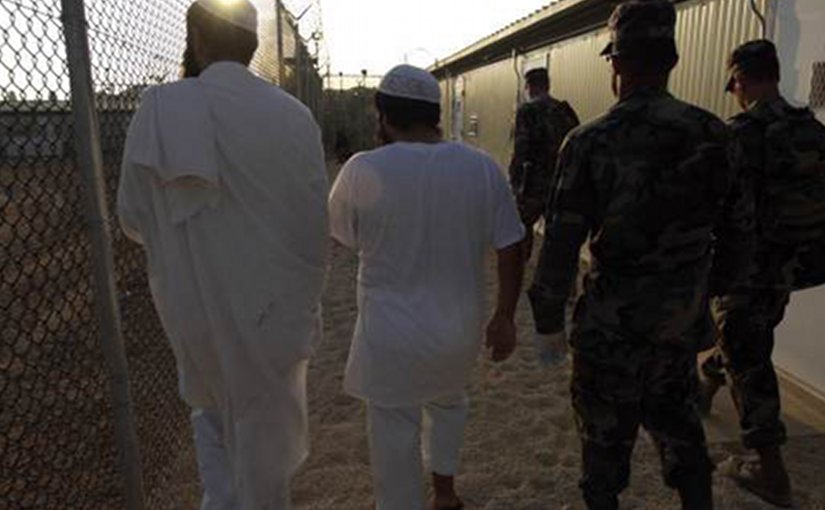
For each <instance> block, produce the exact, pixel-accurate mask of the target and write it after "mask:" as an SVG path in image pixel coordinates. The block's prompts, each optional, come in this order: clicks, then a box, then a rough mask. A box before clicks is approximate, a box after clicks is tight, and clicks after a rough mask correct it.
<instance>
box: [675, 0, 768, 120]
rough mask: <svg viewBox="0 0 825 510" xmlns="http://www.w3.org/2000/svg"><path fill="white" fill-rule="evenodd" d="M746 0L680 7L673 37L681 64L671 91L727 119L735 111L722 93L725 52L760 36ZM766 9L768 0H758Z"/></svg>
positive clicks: (708, 2) (727, 0)
mask: <svg viewBox="0 0 825 510" xmlns="http://www.w3.org/2000/svg"><path fill="white" fill-rule="evenodd" d="M748 3H749V2H748V0H710V1H707V0H704V1H695V2H690V3H688V4H685V5H683V7H682V8H681V9H680V10H679V18H678V22H677V26H676V38H677V43H678V47H679V52H680V53H681V63H680V64H679V66H678V67H677V68H676V71H675V72H674V73H673V77H672V80H671V87H670V88H671V90H672V91H673V93H674V94H675V95H676V96H677V97H679V98H681V99H684V100H685V101H689V102H691V103H694V104H698V105H699V106H702V107H703V108H707V109H708V110H711V111H712V112H714V113H716V114H717V115H720V116H722V117H724V118H727V117H729V116H731V115H733V114H734V113H736V112H737V109H736V105H735V104H734V102H733V100H732V99H731V97H730V96H729V95H728V94H725V93H724V87H725V81H726V80H727V73H726V70H725V67H726V62H727V58H728V55H729V54H730V52H731V51H733V49H734V48H735V47H736V46H738V45H739V44H741V43H743V42H745V41H748V40H751V39H757V38H759V37H761V36H762V30H761V27H760V25H759V21H758V19H757V18H756V16H755V15H754V14H753V12H752V11H751V9H750V6H749V5H748ZM756 4H757V6H758V7H759V9H760V11H761V12H765V10H766V4H767V0H757V2H756Z"/></svg>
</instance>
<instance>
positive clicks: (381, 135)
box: [375, 121, 394, 146]
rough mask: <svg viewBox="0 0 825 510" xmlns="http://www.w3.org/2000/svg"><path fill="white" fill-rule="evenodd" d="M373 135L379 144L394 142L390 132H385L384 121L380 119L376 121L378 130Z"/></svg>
mask: <svg viewBox="0 0 825 510" xmlns="http://www.w3.org/2000/svg"><path fill="white" fill-rule="evenodd" d="M375 137H376V139H377V140H378V145H379V146H383V145H389V144H391V143H393V142H394V140H393V139H392V137H390V134H389V133H388V132H387V128H386V126H384V123H383V122H381V121H379V122H378V132H377V133H376V134H375Z"/></svg>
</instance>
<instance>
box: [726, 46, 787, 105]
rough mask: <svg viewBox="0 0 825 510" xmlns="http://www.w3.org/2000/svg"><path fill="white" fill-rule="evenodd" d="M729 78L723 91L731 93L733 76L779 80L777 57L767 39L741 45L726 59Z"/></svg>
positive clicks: (774, 48) (774, 47) (774, 49)
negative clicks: (737, 74) (736, 74)
mask: <svg viewBox="0 0 825 510" xmlns="http://www.w3.org/2000/svg"><path fill="white" fill-rule="evenodd" d="M728 71H729V72H730V77H729V78H728V81H727V84H726V85H725V91H726V92H731V91H733V86H734V74H735V73H742V74H744V75H745V76H751V77H754V78H767V77H775V78H776V79H779V57H778V56H777V54H776V46H775V45H774V44H773V43H772V42H771V41H768V40H767V39H757V40H755V41H748V42H746V43H745V44H742V45H741V46H739V47H738V48H736V49H735V50H733V53H731V55H730V57H729V58H728Z"/></svg>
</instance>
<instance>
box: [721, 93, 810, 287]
mask: <svg viewBox="0 0 825 510" xmlns="http://www.w3.org/2000/svg"><path fill="white" fill-rule="evenodd" d="M730 126H731V132H732V136H733V143H732V164H733V165H734V166H735V167H736V168H737V169H738V171H740V172H743V173H745V174H747V175H748V176H749V181H750V182H751V185H752V187H753V194H754V197H755V202H756V231H757V250H756V254H755V256H754V258H753V261H754V263H753V265H752V266H751V271H750V277H749V278H748V281H747V282H746V284H745V287H746V288H782V289H786V290H790V289H791V288H794V287H805V286H806V285H805V282H804V280H805V279H806V278H808V279H810V278H811V277H813V278H819V279H820V281H818V283H821V273H822V271H823V269H822V268H823V267H825V246H823V245H825V126H823V125H822V124H821V123H819V122H817V121H816V120H815V118H814V116H813V114H812V113H811V112H810V110H807V109H800V108H795V107H793V106H791V105H790V104H789V103H788V102H787V101H785V100H784V99H783V98H781V97H777V98H775V99H772V100H769V101H763V102H759V103H757V104H755V105H754V106H753V107H752V108H751V109H750V110H748V111H746V112H744V113H741V114H739V115H736V116H735V117H733V118H732V119H731V121H730ZM811 240H812V241H811ZM816 266H818V268H817V267H816Z"/></svg>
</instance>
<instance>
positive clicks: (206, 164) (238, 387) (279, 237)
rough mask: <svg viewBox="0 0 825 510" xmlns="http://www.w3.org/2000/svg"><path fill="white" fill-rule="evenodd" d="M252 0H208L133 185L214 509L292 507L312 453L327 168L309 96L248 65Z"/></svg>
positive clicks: (141, 120) (127, 213) (130, 193)
mask: <svg viewBox="0 0 825 510" xmlns="http://www.w3.org/2000/svg"><path fill="white" fill-rule="evenodd" d="M256 27H257V13H256V11H255V9H254V7H253V6H252V5H251V4H250V3H248V2H247V0H233V1H231V2H230V1H225V0H199V1H198V2H196V3H195V4H193V5H192V7H190V9H189V13H188V17H187V32H188V33H187V42H188V48H187V53H186V59H185V60H186V62H185V67H186V70H185V75H186V76H190V78H187V79H184V80H181V81H178V82H177V83H172V84H168V85H162V86H158V87H154V88H151V89H149V90H148V91H147V92H146V93H145V95H144V97H143V101H142V104H141V107H140V109H139V110H138V112H137V113H136V115H135V117H134V119H133V121H132V125H131V127H130V129H129V134H128V138H127V141H126V150H125V154H124V159H123V167H122V174H121V181H120V188H119V191H118V215H119V217H120V221H121V224H122V226H123V229H124V230H125V232H126V233H127V235H128V236H129V237H130V238H131V239H133V240H134V241H137V242H138V243H141V244H143V246H144V248H145V250H146V254H147V258H148V272H149V282H150V286H151V290H152V295H153V297H154V301H155V305H156V308H157V310H158V313H159V315H160V318H161V321H162V322H163V326H164V329H165V331H166V333H167V336H168V337H169V341H170V343H171V344H172V347H173V350H174V353H175V356H176V359H177V365H178V373H179V380H180V392H181V395H182V397H183V399H184V400H185V401H186V403H187V404H188V405H189V406H191V408H192V410H193V412H192V419H193V427H194V435H195V446H196V450H197V456H198V464H199V468H200V473H201V479H202V482H203V483H202V485H203V488H204V498H203V504H202V509H203V510H284V509H287V508H289V481H290V478H291V477H292V475H293V474H294V472H295V471H296V469H297V468H298V466H299V465H300V464H301V462H302V461H303V460H304V459H305V457H306V455H307V410H306V395H305V378H306V369H307V360H308V358H309V356H310V353H311V351H312V349H313V347H314V345H315V344H316V343H317V341H318V340H319V339H320V335H321V322H320V297H321V292H322V287H323V280H324V273H325V261H326V247H327V236H328V224H327V208H326V197H327V192H328V184H327V177H326V169H325V164H324V156H323V150H322V146H321V137H320V132H319V129H318V126H317V125H316V123H315V121H314V120H313V118H312V115H311V114H310V112H309V111H308V110H307V109H306V108H305V107H304V106H303V105H301V104H300V103H299V102H298V101H297V100H295V99H294V98H292V97H290V96H289V95H287V94H286V93H285V92H283V91H282V90H280V89H279V88H277V87H275V86H273V85H270V84H268V83H266V82H264V81H263V80H261V79H259V78H257V77H255V76H254V75H253V74H252V73H251V72H250V71H249V70H248V69H247V67H246V66H247V65H248V64H249V62H250V59H251V58H252V55H253V53H254V52H255V49H256V47H257V35H256Z"/></svg>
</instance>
